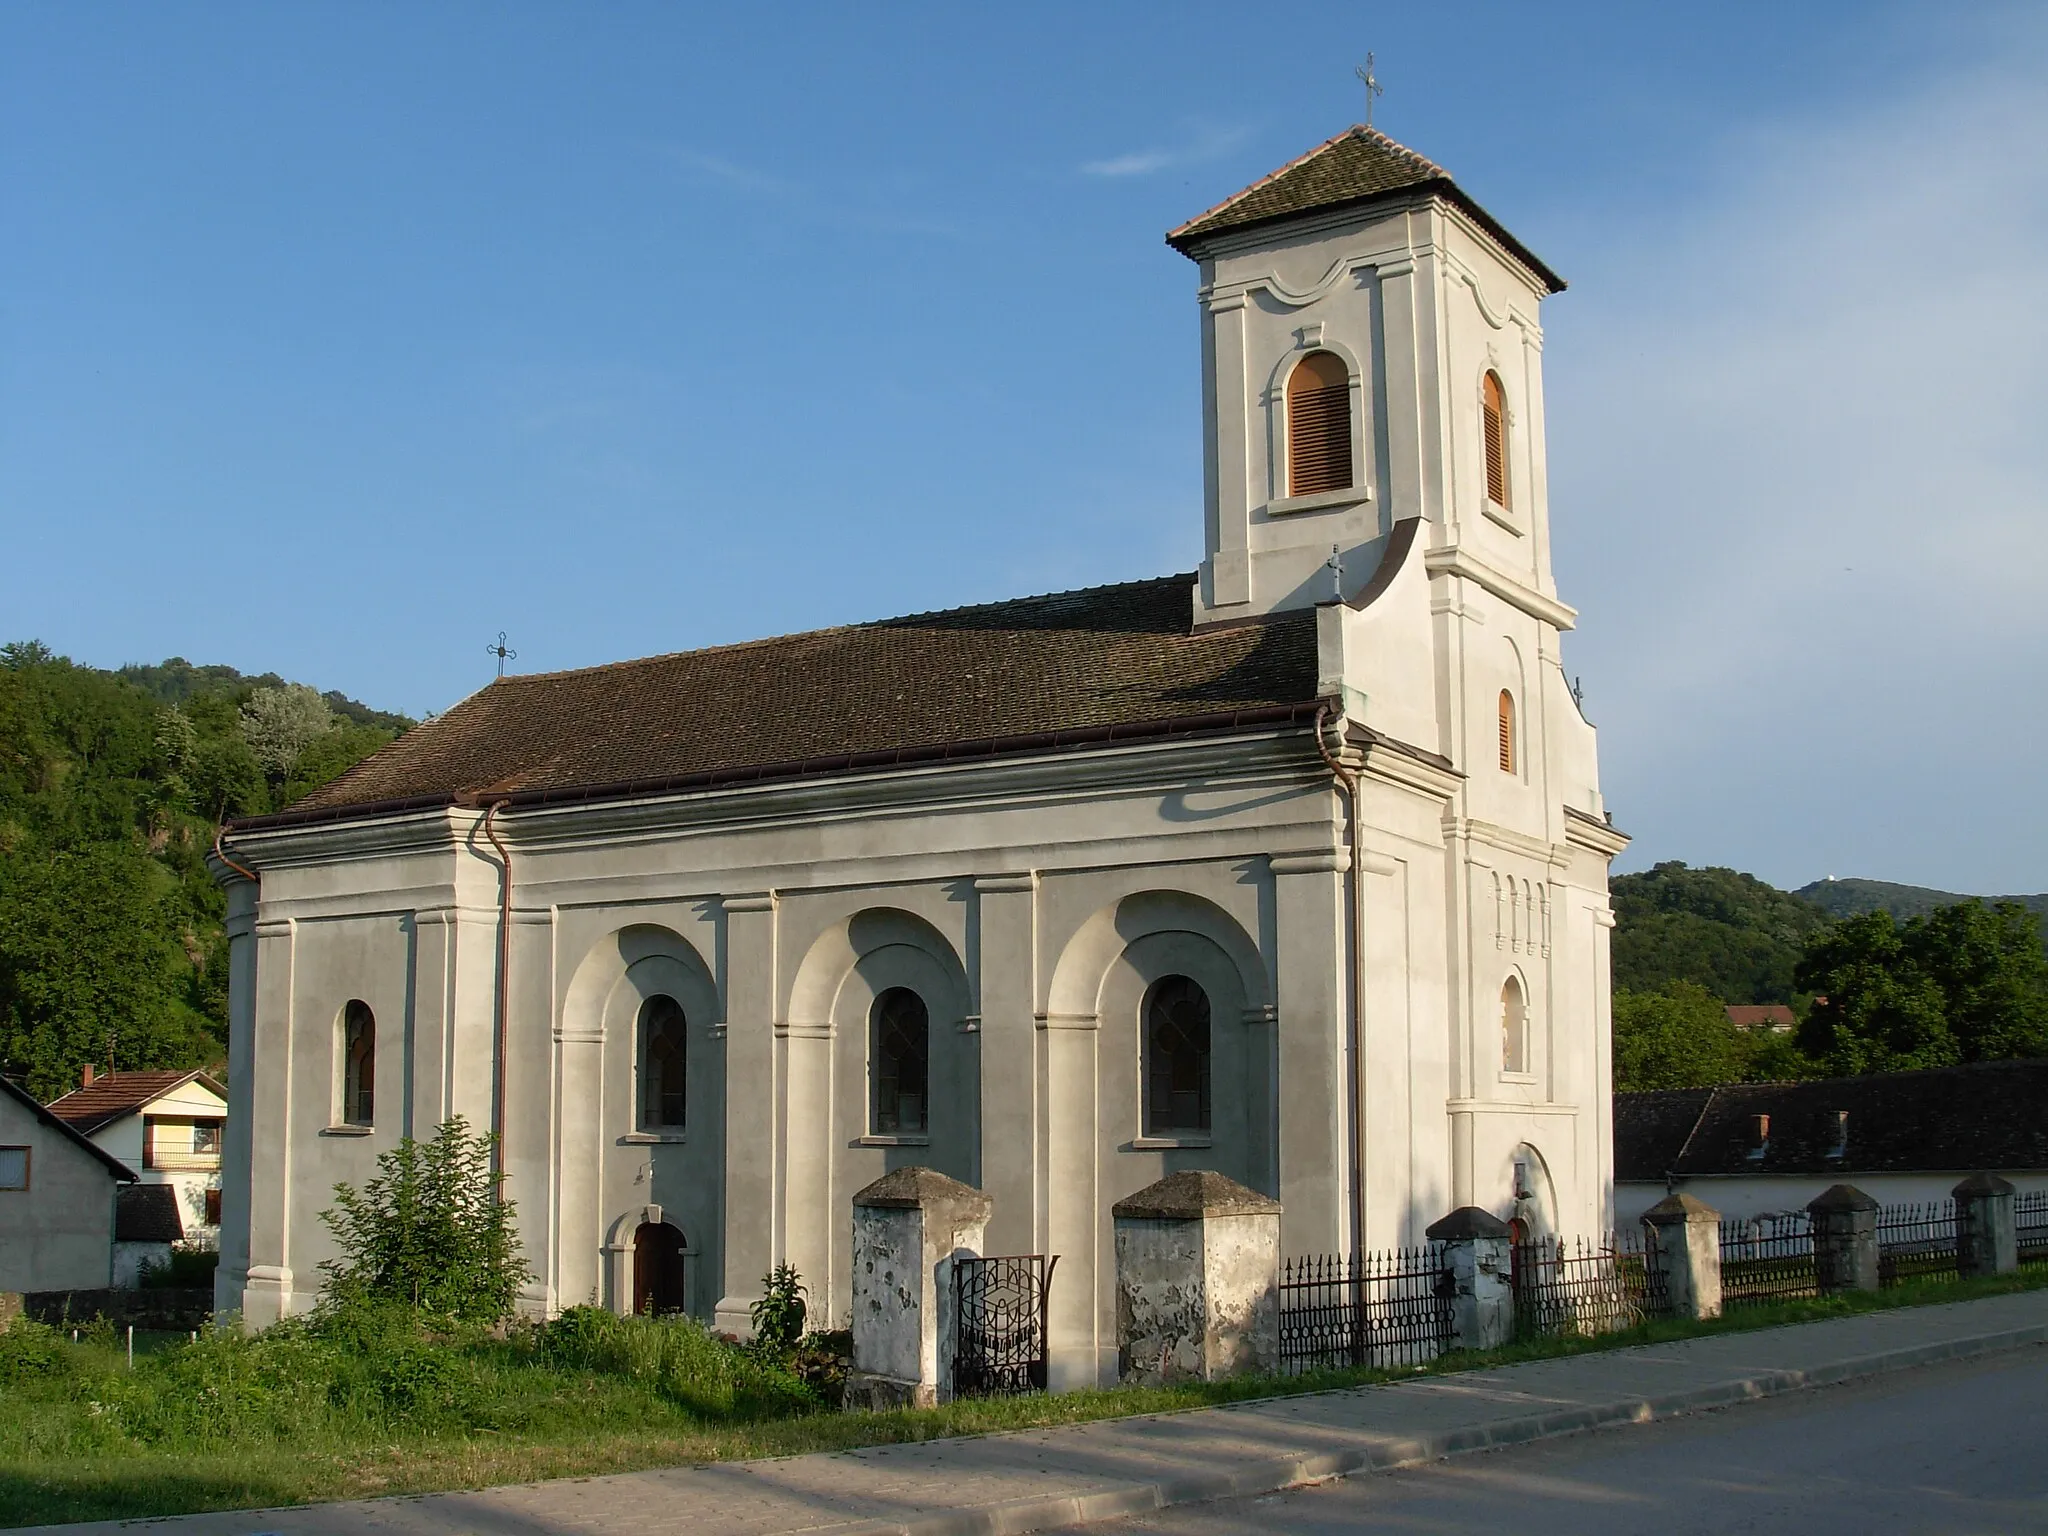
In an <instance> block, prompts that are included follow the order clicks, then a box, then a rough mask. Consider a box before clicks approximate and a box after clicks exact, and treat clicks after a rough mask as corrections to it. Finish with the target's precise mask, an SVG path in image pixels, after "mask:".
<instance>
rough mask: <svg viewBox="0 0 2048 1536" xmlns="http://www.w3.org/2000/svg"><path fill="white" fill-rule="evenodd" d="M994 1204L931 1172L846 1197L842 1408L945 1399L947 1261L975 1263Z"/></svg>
mask: <svg viewBox="0 0 2048 1536" xmlns="http://www.w3.org/2000/svg"><path fill="white" fill-rule="evenodd" d="M994 1209H995V1202H994V1201H993V1200H991V1199H989V1197H988V1196H987V1195H985V1194H983V1193H982V1192H981V1191H980V1190H978V1189H976V1188H974V1187H973V1186H972V1185H971V1184H962V1183H961V1182H960V1181H959V1180H958V1179H949V1178H947V1177H946V1176H945V1175H944V1174H943V1173H939V1172H937V1171H936V1170H934V1169H931V1168H898V1169H897V1170H896V1171H895V1172H894V1173H890V1174H885V1175H884V1176H883V1177H881V1178H879V1179H877V1180H875V1182H874V1183H872V1184H870V1185H868V1187H867V1188H866V1189H863V1190H862V1191H861V1192H860V1193H859V1194H857V1195H855V1196H854V1197H853V1370H852V1371H851V1372H849V1373H848V1375H847V1381H846V1396H847V1400H848V1401H849V1402H850V1403H854V1404H857V1405H860V1406H864V1407H870V1408H901V1407H914V1408H929V1407H931V1406H932V1405H933V1404H934V1403H939V1402H944V1401H946V1400H947V1399H948V1398H950V1397H951V1396H952V1395H953V1344H954V1339H955V1335H956V1333H957V1328H956V1325H955V1320H954V1306H955V1304H956V1298H955V1295H954V1290H953V1260H954V1259H955V1258H956V1257H958V1256H960V1255H963V1254H971V1255H979V1254H980V1252H981V1247H982V1233H983V1232H984V1231H985V1230H986V1229H987V1226H988V1218H989V1215H990V1213H991V1212H993V1211H994Z"/></svg>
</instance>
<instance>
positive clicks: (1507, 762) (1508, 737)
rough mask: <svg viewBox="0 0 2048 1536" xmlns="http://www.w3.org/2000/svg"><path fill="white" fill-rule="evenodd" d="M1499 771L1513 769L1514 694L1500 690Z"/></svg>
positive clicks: (1509, 771)
mask: <svg viewBox="0 0 2048 1536" xmlns="http://www.w3.org/2000/svg"><path fill="white" fill-rule="evenodd" d="M1500 771H1501V772H1502V773H1513V772H1514V771H1515V696H1514V695H1513V694H1512V693H1510V692H1508V690H1507V689H1505V688H1503V689H1501V691H1500Z"/></svg>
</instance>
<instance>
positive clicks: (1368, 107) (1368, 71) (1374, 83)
mask: <svg viewBox="0 0 2048 1536" xmlns="http://www.w3.org/2000/svg"><path fill="white" fill-rule="evenodd" d="M1352 73H1353V74H1355V75H1357V76H1358V80H1359V83H1360V84H1361V85H1363V86H1364V87H1365V126H1366V127H1368V128H1370V127H1371V126H1372V99H1373V97H1375V96H1384V95H1385V94H1386V92H1385V91H1384V90H1383V89H1382V88H1381V86H1380V78H1379V76H1378V75H1375V74H1374V73H1373V72H1372V55H1371V54H1370V53H1368V54H1367V55H1366V56H1365V63H1363V64H1362V65H1360V66H1359V67H1358V68H1357V69H1355V70H1353V71H1352Z"/></svg>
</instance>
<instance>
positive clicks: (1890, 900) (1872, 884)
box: [1792, 879, 2048, 924]
mask: <svg viewBox="0 0 2048 1536" xmlns="http://www.w3.org/2000/svg"><path fill="white" fill-rule="evenodd" d="M1792 894H1793V895H1794V896H1797V897H1798V898H1799V899H1800V900H1801V901H1810V902H1812V903H1813V904H1814V905H1815V906H1816V907H1819V908H1820V909H1821V911H1823V912H1825V913H1827V915H1828V916H1829V917H1831V918H1836V919H1840V918H1844V917H1854V916H1855V915H1856V914H1857V913H1859V912H1889V913H1891V915H1892V916H1893V917H1896V918H1898V919H1900V920H1901V921H1903V920H1905V919H1906V918H1909V917H1922V916H1925V915H1926V914H1927V913H1929V912H1932V911H1933V910H1934V909H1935V908H1936V907H1952V906H1954V905H1955V904H1956V903H1957V902H1959V901H1968V900H1969V899H1970V898H1969V897H1968V896H1958V895H1957V894H1955V892H1953V891H1937V890H1934V889H1932V888H1930V887H1928V886H1924V885H1894V884H1893V883H1892V882H1891V881H1889V880H1855V879H1851V880H1816V881H1814V882H1813V884H1811V885H1803V886H1801V887H1800V888H1799V889H1798V890H1796V891H1794V892H1793V893H1792ZM1984 900H1985V901H1987V902H1999V901H2016V902H2018V903H2019V904H2020V905H2021V906H2023V907H2025V908H2026V909H2027V910H2028V911H2030V912H2033V913H2034V914H2035V915H2036V916H2038V917H2040V918H2041V920H2042V921H2043V923H2044V924H2048V892H2044V893H2043V894H2041V895H2039V896H1986V897H1985V898H1984Z"/></svg>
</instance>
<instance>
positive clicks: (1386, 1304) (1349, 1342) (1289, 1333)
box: [1280, 1243, 1451, 1376]
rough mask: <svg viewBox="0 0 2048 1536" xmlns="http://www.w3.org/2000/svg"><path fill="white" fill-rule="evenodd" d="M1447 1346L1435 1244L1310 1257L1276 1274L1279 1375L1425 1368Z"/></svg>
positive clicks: (1439, 1251) (1443, 1267)
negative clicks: (1357, 1368)
mask: <svg viewBox="0 0 2048 1536" xmlns="http://www.w3.org/2000/svg"><path fill="white" fill-rule="evenodd" d="M1450 1347H1451V1275H1450V1266H1449V1264H1448V1261H1447V1260H1446V1259H1445V1256H1444V1249H1443V1245H1442V1244H1441V1243H1427V1244H1425V1245H1423V1246H1422V1247H1420V1248H1397V1249H1393V1250H1390V1251H1388V1252H1385V1253H1367V1254H1310V1255H1307V1256H1305V1257H1302V1258H1296V1259H1289V1260H1287V1261H1286V1263H1285V1264H1284V1265H1282V1266H1281V1273H1280V1370H1281V1372H1282V1373H1283V1374H1284V1375H1288V1376H1300V1375H1303V1374H1305V1373H1307V1372H1309V1371H1323V1370H1337V1369H1342V1368H1344V1367H1348V1366H1371V1367H1373V1368H1376V1369H1386V1368H1388V1367H1391V1366H1400V1365H1426V1364H1427V1363H1428V1362H1430V1361H1431V1360H1434V1359H1435V1358H1436V1357H1437V1356H1438V1355H1441V1354H1443V1353H1444V1352H1445V1351H1447V1350H1448V1349H1449V1348H1450Z"/></svg>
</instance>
